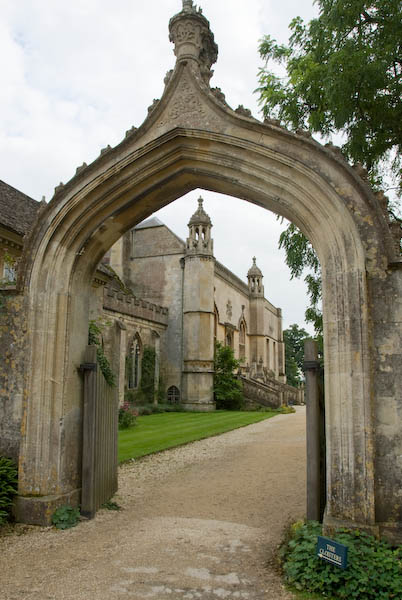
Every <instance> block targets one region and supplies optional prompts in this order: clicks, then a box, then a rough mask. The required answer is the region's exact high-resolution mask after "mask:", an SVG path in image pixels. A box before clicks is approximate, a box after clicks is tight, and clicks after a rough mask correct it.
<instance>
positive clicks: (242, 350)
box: [239, 321, 246, 360]
mask: <svg viewBox="0 0 402 600" xmlns="http://www.w3.org/2000/svg"><path fill="white" fill-rule="evenodd" d="M239 358H240V360H242V359H245V358H246V324H245V323H244V321H242V322H241V323H240V331H239Z"/></svg>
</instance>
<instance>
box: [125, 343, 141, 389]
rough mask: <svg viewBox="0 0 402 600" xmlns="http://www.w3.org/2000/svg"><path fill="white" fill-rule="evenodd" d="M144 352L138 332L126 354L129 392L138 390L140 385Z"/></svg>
mask: <svg viewBox="0 0 402 600" xmlns="http://www.w3.org/2000/svg"><path fill="white" fill-rule="evenodd" d="M142 351H143V343H142V340H141V336H140V335H139V333H138V332H137V333H136V334H135V335H134V336H133V337H132V338H131V341H130V344H129V346H128V350H127V354H126V357H127V360H126V370H127V373H126V385H127V388H128V389H129V390H136V389H137V388H138V386H139V384H140V379H141V357H142Z"/></svg>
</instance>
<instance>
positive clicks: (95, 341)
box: [88, 320, 116, 387]
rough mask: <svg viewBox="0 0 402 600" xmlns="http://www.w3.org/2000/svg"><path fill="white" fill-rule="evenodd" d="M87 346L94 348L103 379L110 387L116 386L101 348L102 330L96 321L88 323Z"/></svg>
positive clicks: (114, 377)
mask: <svg viewBox="0 0 402 600" xmlns="http://www.w3.org/2000/svg"><path fill="white" fill-rule="evenodd" d="M88 344H89V345H90V346H92V345H94V346H96V358H97V361H98V365H99V368H100V370H101V371H102V374H103V377H104V378H105V379H106V381H107V383H108V384H109V385H110V386H111V387H115V386H116V376H115V374H114V372H113V370H112V367H111V366H110V363H109V360H108V359H107V357H106V355H105V352H104V350H103V346H102V329H101V328H100V326H99V325H98V324H97V322H96V321H94V320H92V321H89V329H88Z"/></svg>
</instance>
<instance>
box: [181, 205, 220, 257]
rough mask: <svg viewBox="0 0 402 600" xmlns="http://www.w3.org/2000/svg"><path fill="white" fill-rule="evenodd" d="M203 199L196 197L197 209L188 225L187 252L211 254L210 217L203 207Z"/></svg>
mask: <svg viewBox="0 0 402 600" xmlns="http://www.w3.org/2000/svg"><path fill="white" fill-rule="evenodd" d="M203 202H204V201H203V199H202V198H201V196H200V198H199V199H198V209H197V210H196V211H195V213H194V214H193V216H192V217H191V219H190V221H189V223H188V227H189V236H188V238H187V248H186V250H187V252H186V253H187V254H204V255H212V254H213V248H214V246H213V240H212V238H211V229H212V223H211V219H210V218H209V216H208V215H207V213H206V212H205V210H204V208H203Z"/></svg>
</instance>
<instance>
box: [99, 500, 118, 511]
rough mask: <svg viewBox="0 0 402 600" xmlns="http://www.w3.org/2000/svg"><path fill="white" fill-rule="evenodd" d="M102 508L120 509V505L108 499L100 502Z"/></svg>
mask: <svg viewBox="0 0 402 600" xmlns="http://www.w3.org/2000/svg"><path fill="white" fill-rule="evenodd" d="M102 508H104V509H105V510H121V506H120V505H119V504H117V502H114V501H113V500H108V501H107V502H105V503H104V504H102Z"/></svg>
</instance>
